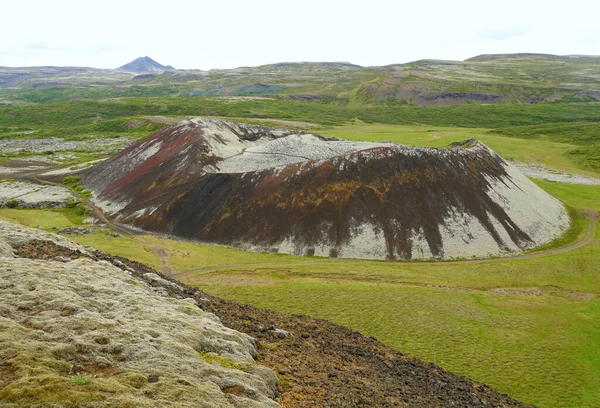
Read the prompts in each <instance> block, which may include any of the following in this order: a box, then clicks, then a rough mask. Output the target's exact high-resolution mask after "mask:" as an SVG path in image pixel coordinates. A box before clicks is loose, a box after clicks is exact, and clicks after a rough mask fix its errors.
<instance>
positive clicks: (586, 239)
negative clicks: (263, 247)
mask: <svg viewBox="0 0 600 408" xmlns="http://www.w3.org/2000/svg"><path fill="white" fill-rule="evenodd" d="M38 176H39V172H38V173H36V172H28V173H25V174H22V175H20V177H19V178H20V179H23V180H29V181H33V182H36V183H39V184H51V185H56V186H64V185H63V184H62V183H57V182H53V181H49V180H44V179H40V178H39V177H38ZM71 192H72V193H73V194H74V195H75V196H76V197H78V198H79V199H81V200H82V201H83V202H84V204H85V205H86V206H88V207H89V208H90V209H91V210H92V212H93V214H94V216H95V217H96V218H98V219H99V220H100V221H102V222H103V223H104V224H106V226H107V227H108V228H110V229H111V230H113V231H115V232H117V233H120V234H123V235H127V236H133V235H135V236H138V237H139V238H142V242H143V243H144V244H146V245H147V246H148V247H149V248H150V249H152V250H153V251H154V252H155V253H156V255H157V256H158V258H159V259H160V261H161V264H162V267H161V272H163V273H165V274H168V275H170V276H172V277H173V278H176V279H179V280H182V279H185V278H187V277H189V276H190V275H194V274H198V273H202V272H209V271H217V270H225V269H252V268H277V267H284V266H295V265H307V264H308V265H311V264H336V263H339V264H364V263H381V264H388V265H389V264H390V263H391V262H390V261H378V260H366V259H343V258H326V259H315V260H303V261H295V262H272V263H248V264H222V265H211V266H204V267H201V268H196V269H191V270H187V271H177V270H175V269H174V268H173V267H172V266H171V262H170V259H169V252H168V250H167V249H166V248H164V247H162V246H160V245H158V244H157V243H154V242H150V241H149V240H148V239H146V238H143V237H142V236H143V235H153V233H152V232H149V231H140V230H136V229H133V228H129V227H127V226H125V225H122V224H118V223H115V222H113V221H112V220H111V219H110V218H109V217H108V216H106V215H105V214H104V212H103V211H102V210H101V209H100V208H99V207H98V206H96V205H95V204H94V203H93V202H92V200H90V199H89V198H87V197H84V196H81V195H80V194H79V193H78V192H76V191H75V190H73V189H71ZM585 216H586V218H587V220H588V222H587V229H586V232H585V234H584V235H583V237H581V238H580V239H579V240H577V241H575V242H572V243H570V244H568V245H565V246H562V247H560V248H552V249H547V250H542V251H537V252H530V253H526V254H520V255H513V256H507V257H500V258H488V259H468V260H457V261H439V262H426V261H395V262H393V263H394V264H397V265H403V266H404V265H410V266H417V265H461V264H484V263H492V262H502V261H510V260H521V259H534V258H543V257H546V256H550V255H556V254H562V253H565V252H570V251H574V250H576V249H579V248H581V247H584V246H585V245H588V244H590V243H592V242H593V241H594V238H595V236H596V219H598V213H597V212H596V211H594V210H592V209H589V208H587V209H585Z"/></svg>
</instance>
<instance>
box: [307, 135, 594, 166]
mask: <svg viewBox="0 0 600 408" xmlns="http://www.w3.org/2000/svg"><path fill="white" fill-rule="evenodd" d="M317 132H318V133H320V134H322V135H323V136H329V137H340V138H343V139H349V140H363V141H376V142H380V141H384V140H387V141H391V142H396V143H401V144H405V145H408V146H426V147H447V146H448V145H449V144H450V143H452V142H460V141H463V140H466V139H471V138H474V139H477V140H480V141H481V142H483V143H485V144H486V145H487V146H488V147H489V148H491V149H492V150H494V151H495V152H497V153H498V154H500V155H501V156H502V157H504V158H505V159H507V160H513V161H515V162H518V163H541V164H543V165H544V166H546V167H549V168H552V169H557V170H562V171H567V172H570V173H577V174H583V175H595V176H598V173H597V172H595V171H592V170H589V169H586V167H584V166H581V165H580V164H578V163H577V162H576V161H575V160H574V159H573V156H572V155H570V154H569V153H568V152H570V151H572V150H574V149H577V145H575V144H571V143H565V142H556V141H551V140H535V142H533V141H532V140H530V139H518V138H513V137H508V136H501V135H497V134H495V133H490V131H488V130H487V129H482V128H457V127H435V126H427V125H412V126H407V125H384V124H355V125H346V126H339V127H333V128H326V129H322V130H318V131H317Z"/></svg>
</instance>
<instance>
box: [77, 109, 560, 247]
mask: <svg viewBox="0 0 600 408" xmlns="http://www.w3.org/2000/svg"><path fill="white" fill-rule="evenodd" d="M81 178H82V182H83V184H84V185H85V186H86V187H88V188H90V189H91V190H92V191H93V192H94V194H95V197H96V199H97V200H98V201H100V202H104V203H110V204H111V206H110V208H111V209H112V210H113V211H115V212H116V215H117V216H118V217H119V219H120V220H121V221H122V222H126V223H131V224H133V225H135V226H137V227H140V228H143V229H147V230H150V231H157V232H163V233H169V234H173V235H177V236H181V237H185V238H189V239H194V240H199V241H203V242H209V243H216V244H222V245H230V246H234V247H240V248H244V249H250V250H258V251H271V252H282V253H291V254H296V255H303V254H307V255H319V256H330V257H353V258H369V259H430V258H435V259H451V258H460V257H486V256H491V255H502V254H506V253H514V252H519V251H522V250H526V249H530V248H533V247H536V246H539V245H542V244H544V243H547V242H549V241H551V240H552V239H554V238H555V237H557V236H559V235H560V234H561V233H562V232H563V231H564V230H565V229H566V228H567V227H568V225H569V218H568V215H567V212H566V210H565V208H564V207H563V206H562V204H561V203H560V202H558V201H557V200H555V199H554V198H552V197H551V196H549V195H548V194H546V193H545V192H544V191H542V190H541V189H539V188H538V187H537V186H536V185H535V184H533V183H532V182H531V181H530V180H528V179H527V178H526V177H525V176H523V175H522V174H521V173H520V172H519V171H518V170H517V169H516V168H515V167H514V166H512V165H510V164H509V163H507V162H506V161H504V160H503V159H502V158H501V157H500V156H498V155H497V154H496V153H494V152H493V151H491V150H490V149H489V148H487V147H486V146H485V145H483V144H481V143H479V142H477V141H468V142H466V143H464V144H463V145H460V146H454V147H452V148H448V149H433V148H419V147H407V146H402V145H398V144H394V143H368V142H350V141H344V140H339V139H328V138H324V137H321V136H318V135H314V134H310V133H302V132H300V133H299V132H293V131H287V130H280V129H270V128H266V127H262V126H251V125H245V124H237V123H233V122H225V121H220V120H213V119H200V118H199V119H192V120H186V121H182V122H179V123H177V124H174V125H172V126H170V127H168V128H165V129H163V130H161V131H159V132H156V133H154V134H152V135H150V136H148V137H147V138H145V139H143V140H141V141H139V142H137V143H135V144H133V145H131V146H130V147H128V148H127V149H126V150H124V151H123V152H121V153H120V154H118V155H117V156H115V157H113V158H111V159H109V160H107V161H105V162H103V163H101V164H99V165H97V166H95V167H93V168H90V169H88V170H85V171H84V172H82V177H81Z"/></svg>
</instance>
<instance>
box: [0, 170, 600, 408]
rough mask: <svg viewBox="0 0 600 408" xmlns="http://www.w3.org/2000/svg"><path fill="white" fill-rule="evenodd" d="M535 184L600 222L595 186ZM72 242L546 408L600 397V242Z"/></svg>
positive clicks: (99, 237) (47, 219)
mask: <svg viewBox="0 0 600 408" xmlns="http://www.w3.org/2000/svg"><path fill="white" fill-rule="evenodd" d="M536 183H538V185H540V186H541V187H542V188H544V189H546V191H548V192H549V193H551V194H553V195H555V196H557V197H558V198H560V199H561V200H563V201H564V202H566V203H568V204H569V205H571V206H573V207H576V208H583V207H588V208H593V209H595V210H597V211H600V187H598V186H577V185H566V184H561V183H551V182H543V181H536ZM63 211H66V210H63ZM19 214H24V215H22V216H18V215H19ZM0 218H7V219H19V220H20V221H21V222H23V223H27V224H29V225H42V226H46V227H51V226H53V224H54V223H58V222H63V223H66V222H67V221H65V220H66V217H65V215H64V214H63V213H61V212H60V211H42V210H8V209H3V210H0ZM582 223H584V221H583V220H581V219H578V220H577V225H581V224H582ZM63 225H64V224H63ZM598 227H599V228H598V231H600V225H599V226H598ZM73 239H75V240H77V241H78V242H80V243H84V244H87V245H90V246H92V247H96V248H99V249H101V250H105V251H107V252H110V253H113V254H116V255H121V256H125V257H129V258H132V259H135V260H138V261H141V262H145V263H147V264H150V265H152V266H155V267H160V266H161V265H162V262H161V260H160V258H159V257H158V256H157V255H156V253H155V252H154V250H153V248H156V247H157V246H161V247H164V248H165V249H166V250H167V253H168V256H169V260H170V262H171V266H172V267H173V268H174V269H176V270H179V271H190V272H189V273H186V274H182V275H181V279H182V280H184V281H185V282H187V283H190V284H193V285H196V286H199V287H201V288H202V289H203V290H205V291H207V292H209V293H212V294H215V295H219V296H222V297H226V298H229V299H233V300H236V301H240V302H245V303H252V304H255V305H258V306H261V307H266V308H269V309H273V310H276V311H280V312H285V313H300V314H307V315H311V316H315V317H320V318H326V319H328V320H331V321H333V322H335V323H339V324H343V325H347V326H350V327H352V328H355V329H358V330H360V331H361V332H363V333H365V334H368V335H372V336H374V337H376V338H378V339H380V340H382V341H383V342H384V343H386V344H388V345H391V346H393V347H395V348H397V349H399V350H402V351H403V352H406V353H408V354H409V355H412V356H416V357H419V358H422V359H424V360H426V361H433V362H435V363H437V364H439V365H441V366H442V367H444V368H446V369H449V370H451V371H453V372H456V373H458V374H462V375H466V376H469V377H471V378H474V379H476V380H478V381H484V382H486V383H489V384H491V385H493V386H494V387H496V388H497V389H499V390H500V391H502V392H507V393H508V394H509V395H511V396H514V397H515V398H518V399H521V400H523V401H525V402H529V403H532V404H536V405H539V406H541V407H552V406H566V407H568V406H570V407H594V403H595V401H597V400H598V398H600V395H599V394H598V392H597V388H595V382H596V378H597V376H598V375H600V372H598V367H600V365H598V361H600V354H599V352H598V348H597V347H596V345H597V344H599V342H600V331H599V330H597V329H596V328H597V327H600V312H599V311H600V303H599V302H600V298H599V296H600V284H599V282H600V280H598V274H599V273H600V269H599V266H598V265H600V255H599V254H600V234H599V233H597V237H596V241H594V242H593V243H592V244H590V245H588V246H586V247H584V248H581V249H578V250H576V251H572V252H568V253H564V254H557V255H552V256H547V257H542V258H537V259H524V260H512V261H495V262H486V263H471V264H454V263H422V264H403V263H390V262H369V261H347V260H343V259H339V260H334V261H332V262H330V261H329V260H326V259H319V258H310V257H309V258H306V257H292V256H282V255H272V254H260V253H249V252H243V251H238V250H234V249H230V248H224V247H213V246H206V245H198V244H195V243H191V242H182V241H174V240H167V239H163V238H158V237H148V236H135V237H126V236H120V237H115V236H113V235H112V234H111V233H109V232H97V233H92V234H88V235H82V236H75V237H73ZM140 248H142V250H140ZM224 259H225V260H226V261H224ZM223 264H226V265H229V266H226V267H225V268H224V269H215V268H210V266H211V265H213V266H215V267H217V266H221V265H223ZM236 264H237V265H239V266H235V265H236ZM197 268H202V269H201V270H199V271H195V272H192V271H193V270H195V269H197ZM211 356H212V355H211ZM207 358H212V357H207ZM216 364H219V363H218V362H216ZM523 378H527V381H524V380H523Z"/></svg>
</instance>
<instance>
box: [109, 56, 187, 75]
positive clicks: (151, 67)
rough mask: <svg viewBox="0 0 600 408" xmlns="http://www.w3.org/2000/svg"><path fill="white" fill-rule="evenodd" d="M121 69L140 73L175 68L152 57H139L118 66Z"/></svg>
mask: <svg viewBox="0 0 600 408" xmlns="http://www.w3.org/2000/svg"><path fill="white" fill-rule="evenodd" d="M117 69H119V70H121V71H129V72H135V73H138V74H143V73H148V72H163V71H171V70H174V69H175V68H173V67H172V66H170V65H162V64H159V63H158V62H156V61H154V60H153V59H152V58H150V57H139V58H137V59H135V60H133V61H131V62H130V63H128V64H125V65H123V66H120V67H119V68H117Z"/></svg>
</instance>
